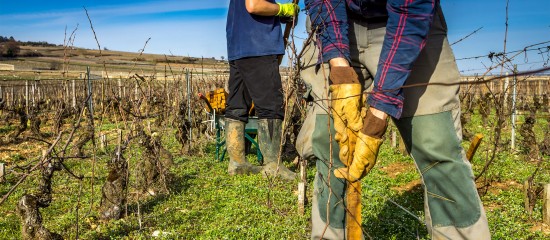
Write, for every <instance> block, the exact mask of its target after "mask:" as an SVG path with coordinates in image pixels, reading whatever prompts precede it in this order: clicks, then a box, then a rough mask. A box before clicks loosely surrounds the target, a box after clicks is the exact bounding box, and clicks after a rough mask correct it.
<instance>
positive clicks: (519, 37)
mask: <svg viewBox="0 0 550 240" xmlns="http://www.w3.org/2000/svg"><path fill="white" fill-rule="evenodd" d="M287 1H289V0H281V2H287ZM228 2H229V1H228V0H198V1H197V0H177V1H175V0H166V1H151V0H133V1H130V0H122V1H121V0H118V1H105V0H73V1H60V0H48V1H36V0H19V1H13V0H0V23H1V24H0V35H2V36H8V37H9V36H13V37H15V38H16V39H18V40H21V41H48V42H50V43H56V44H62V43H63V40H64V38H65V31H66V32H67V35H68V34H70V33H71V32H72V31H73V30H74V29H76V28H77V30H76V38H75V42H74V45H75V46H77V47H85V48H92V49H97V43H96V41H95V39H94V36H93V34H92V31H91V28H90V24H89V22H88V19H87V17H86V13H85V11H84V8H83V7H86V8H87V9H88V13H89V15H90V17H91V20H92V22H93V26H94V29H95V32H96V34H97V38H98V41H99V43H100V45H101V47H102V48H103V47H106V48H108V49H111V50H120V51H129V52H138V51H139V50H140V49H142V48H143V46H144V44H145V42H146V41H147V39H149V38H151V40H150V41H149V43H148V44H147V46H146V47H145V52H146V53H158V54H167V55H170V54H174V55H182V56H193V57H200V56H204V57H215V58H217V59H219V58H221V56H227V53H226V46H225V45H226V42H225V21H226V15H227V6H228ZM300 2H302V5H303V1H300ZM441 2H442V5H443V9H444V13H445V16H446V19H447V23H448V27H449V41H450V42H455V41H457V40H459V39H461V38H463V37H464V36H466V35H468V34H469V33H471V32H473V31H474V30H476V29H478V28H480V27H483V28H482V29H481V30H480V31H479V32H478V33H476V34H474V35H472V36H471V37H469V38H467V39H465V40H464V41H462V42H460V43H457V44H455V45H453V49H454V52H455V55H456V58H457V59H461V58H465V57H472V56H480V55H487V54H489V53H490V52H502V51H503V46H504V35H505V13H506V12H505V7H506V0H441ZM302 14H304V13H302ZM304 19H305V17H303V16H302V17H301V18H300V22H299V23H298V27H297V29H296V32H295V34H296V36H298V37H299V38H297V39H296V41H297V44H299V43H300V42H302V40H301V39H300V37H301V38H304V37H305V36H306V33H305V30H304V23H303V21H304ZM545 41H550V0H510V8H509V30H508V39H507V49H508V51H512V50H520V49H523V48H524V47H526V46H528V45H532V44H536V43H541V42H545ZM546 46H550V43H546V44H543V45H540V46H537V47H546ZM546 59H548V54H544V55H541V54H539V53H538V52H536V51H531V52H530V53H529V54H528V55H527V56H524V55H522V56H521V57H518V58H516V60H515V62H514V63H517V64H518V65H519V67H520V69H522V70H528V69H536V68H540V67H542V64H543V63H544V60H546ZM457 63H458V64H459V68H460V69H461V70H462V71H464V73H469V74H471V73H476V72H484V69H485V67H486V66H490V65H491V62H490V61H489V59H488V58H479V59H471V60H458V61H457Z"/></svg>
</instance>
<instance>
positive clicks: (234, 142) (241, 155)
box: [225, 118, 262, 176]
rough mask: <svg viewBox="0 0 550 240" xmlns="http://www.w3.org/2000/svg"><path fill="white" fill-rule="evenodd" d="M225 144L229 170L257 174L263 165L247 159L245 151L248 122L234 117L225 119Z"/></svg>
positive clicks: (231, 172)
mask: <svg viewBox="0 0 550 240" xmlns="http://www.w3.org/2000/svg"><path fill="white" fill-rule="evenodd" d="M225 123H226V124H225V133H226V136H225V145H226V146H227V153H228V154H229V166H228V167H227V172H228V173H229V175H231V176H233V175H235V174H256V173H259V172H260V171H261V170H262V167H260V166H255V165H252V164H251V163H249V162H248V161H247V160H246V156H245V152H244V148H245V147H244V126H245V125H246V123H244V122H241V121H239V120H234V119H229V118H226V119H225Z"/></svg>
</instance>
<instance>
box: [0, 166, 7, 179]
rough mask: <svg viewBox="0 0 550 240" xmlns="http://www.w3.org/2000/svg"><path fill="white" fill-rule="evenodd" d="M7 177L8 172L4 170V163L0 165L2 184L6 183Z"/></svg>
mask: <svg viewBox="0 0 550 240" xmlns="http://www.w3.org/2000/svg"><path fill="white" fill-rule="evenodd" d="M5 175H6V171H5V170H4V163H0V183H3V182H4V176H5Z"/></svg>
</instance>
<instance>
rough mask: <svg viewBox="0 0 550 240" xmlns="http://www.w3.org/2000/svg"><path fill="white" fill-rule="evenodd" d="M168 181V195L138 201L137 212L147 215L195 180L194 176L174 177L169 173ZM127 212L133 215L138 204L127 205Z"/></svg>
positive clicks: (163, 194) (183, 190)
mask: <svg viewBox="0 0 550 240" xmlns="http://www.w3.org/2000/svg"><path fill="white" fill-rule="evenodd" d="M169 178H170V181H169V182H168V183H166V185H167V186H168V190H169V191H170V192H169V193H161V194H158V195H156V196H148V197H147V198H146V199H145V200H140V203H139V212H140V214H149V213H151V212H153V211H154V209H155V206H157V205H159V204H161V203H162V202H164V201H166V200H167V199H168V198H170V196H172V195H179V194H180V193H182V192H185V191H187V189H189V188H190V187H191V186H192V184H191V181H192V180H193V179H195V178H196V175H195V174H186V175H176V174H173V173H171V174H170V176H169ZM128 212H129V213H135V214H137V212H138V203H137V202H134V203H132V204H128Z"/></svg>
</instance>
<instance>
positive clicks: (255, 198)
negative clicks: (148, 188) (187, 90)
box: [0, 119, 549, 239]
mask: <svg viewBox="0 0 550 240" xmlns="http://www.w3.org/2000/svg"><path fill="white" fill-rule="evenodd" d="M476 121H479V120H478V119H473V121H472V122H471V123H470V125H469V126H468V127H469V128H471V129H473V131H474V132H483V133H485V134H486V139H484V145H482V147H481V148H480V149H479V150H478V153H477V155H476V158H475V159H474V162H473V166H474V171H475V172H476V174H477V173H478V172H479V171H480V169H481V168H482V166H483V164H484V163H485V161H486V155H487V153H488V151H489V149H490V145H488V144H487V143H486V141H487V140H488V139H489V137H488V136H489V134H490V131H491V129H490V128H485V127H477V126H483V124H480V123H479V122H476ZM114 127H115V126H114V125H107V124H104V125H102V126H100V127H99V128H98V129H99V130H101V131H104V132H109V131H111V130H113V128H114ZM115 135H116V134H110V135H108V139H111V140H110V141H109V144H110V145H109V147H108V148H107V151H106V152H107V153H103V152H99V151H98V152H97V154H96V157H95V162H94V161H92V159H85V160H82V159H69V160H66V162H65V163H66V166H67V167H68V168H69V169H70V170H71V171H72V172H74V173H75V174H76V175H83V176H85V178H84V180H83V181H78V180H77V179H75V178H74V177H72V176H71V175H70V174H68V172H67V171H59V172H56V173H55V177H54V185H53V197H54V199H53V202H52V204H51V206H49V207H48V208H44V209H41V211H42V215H43V220H44V225H45V226H46V227H47V228H48V229H50V230H51V231H54V232H57V233H60V234H62V235H63V236H64V237H65V238H66V239H74V238H76V237H77V228H78V236H79V237H80V238H81V239H149V238H151V237H152V235H153V234H154V233H157V234H158V235H159V236H160V237H159V238H160V239H308V238H309V234H310V231H311V226H310V215H311V205H307V207H306V211H305V214H303V215H300V214H299V213H298V208H297V195H296V193H295V192H296V190H297V182H292V183H287V182H281V181H278V180H277V181H272V182H271V181H268V180H267V179H265V178H262V177H261V176H259V175H255V176H234V177H231V176H229V175H228V174H227V173H226V168H227V157H226V159H225V160H224V161H216V160H215V159H214V144H213V141H206V140H204V139H203V140H202V141H201V142H199V143H198V144H197V145H198V147H197V148H198V149H200V150H198V151H197V152H195V153H194V154H191V155H190V156H184V155H181V154H179V148H180V145H179V144H178V143H177V141H176V140H175V139H174V137H173V136H174V135H173V131H172V130H170V129H168V130H167V131H165V133H164V134H162V136H164V138H163V143H164V146H165V147H166V148H168V149H169V151H170V152H172V154H173V155H174V157H175V159H174V161H175V165H174V166H173V168H172V169H171V172H172V173H173V175H174V179H173V181H172V182H171V183H170V185H169V190H170V193H169V194H162V195H156V196H148V195H145V194H139V193H138V192H137V186H136V180H135V176H136V175H138V174H140V173H139V172H137V170H136V167H135V164H136V161H138V160H139V159H140V158H141V154H142V152H143V149H141V148H140V147H138V146H136V145H132V146H131V147H130V148H129V150H128V151H126V153H125V157H126V158H127V159H129V162H130V183H129V191H128V198H129V202H128V205H127V206H126V208H127V212H125V216H124V218H123V219H121V220H116V221H109V222H104V221H101V220H99V219H98V208H99V204H100V198H101V186H102V184H103V183H104V181H105V178H106V175H107V168H106V163H107V161H108V160H109V159H110V156H109V155H108V153H109V152H112V151H113V149H114V145H113V144H114V143H115V142H116V141H114V140H112V139H115V138H116V136H115ZM505 137H506V136H505ZM464 145H465V146H468V142H465V143H464ZM27 147H29V146H27ZM34 148H35V149H37V150H40V149H44V148H46V146H44V145H40V144H36V145H35V146H34ZM38 152H39V151H38ZM14 154H15V153H14ZM17 154H19V153H17ZM13 156H14V157H12V158H10V160H9V162H10V163H11V165H9V166H8V167H9V168H12V167H13V166H14V164H18V165H24V164H25V163H30V162H31V161H34V160H36V159H37V156H38V155H36V154H35V153H33V154H30V153H29V154H27V155H25V156H19V155H18V156H17V157H15V155H13ZM248 158H249V160H250V161H252V162H255V161H254V158H255V156H254V155H249V156H248ZM547 160H548V159H547V158H546V161H547ZM546 167H547V165H546ZM534 169H535V167H534V165H533V163H529V162H526V161H524V160H523V159H522V156H521V155H519V153H518V152H509V151H502V152H501V153H499V154H498V156H497V159H496V160H495V162H494V164H493V165H492V166H491V168H490V170H489V171H488V172H487V179H489V180H491V181H490V183H491V184H492V185H490V186H489V187H488V191H487V193H486V194H484V195H483V196H482V201H483V203H484V206H485V209H486V212H487V216H488V220H489V225H490V229H491V233H492V235H493V239H547V238H548V237H549V235H548V233H547V234H546V235H545V234H544V233H542V232H541V231H540V230H539V231H537V230H536V229H533V227H534V226H540V222H541V221H542V214H541V212H542V201H541V200H539V201H538V202H537V205H536V206H535V209H534V212H533V214H532V215H531V216H529V215H528V214H527V213H526V212H525V211H524V209H523V190H522V189H521V184H522V183H523V181H524V180H525V179H526V178H527V177H528V176H530V174H532V172H533V171H534ZM92 170H93V171H92ZM18 172H21V171H20V170H18ZM547 173H548V171H547V168H546V169H543V174H539V175H540V177H539V178H537V181H546V182H548V181H549V179H548V174H547ZM314 174H315V168H314V164H313V163H310V166H309V168H308V172H307V176H308V193H307V195H308V198H309V199H311V192H312V190H313V188H312V182H313V177H314ZM18 179H19V175H14V174H11V173H9V174H8V176H7V179H6V182H4V183H2V184H0V194H1V195H4V194H5V193H6V192H7V191H8V190H9V189H10V188H11V187H12V186H13V185H14V184H15V183H16V182H17V180H18ZM38 179H39V178H38V175H37V174H36V173H34V174H33V175H31V176H29V178H28V179H27V180H26V181H25V182H24V183H23V184H22V185H20V186H19V187H18V188H17V190H16V191H15V192H14V194H13V195H11V196H10V198H9V199H8V201H7V202H5V203H4V204H2V205H0V236H1V237H0V239H19V238H20V237H21V236H20V222H19V217H18V216H17V214H16V210H15V205H16V203H17V201H18V200H19V199H20V198H21V196H22V195H23V194H25V193H32V192H34V191H35V189H36V184H37V182H38ZM419 179H420V176H419V175H418V173H417V172H416V170H415V167H414V163H413V161H412V159H411V158H409V157H406V156H403V155H401V153H399V152H398V151H397V150H396V149H393V148H391V147H390V146H389V141H388V140H387V141H386V142H385V143H384V144H383V146H382V149H381V152H380V156H379V161H378V165H377V166H376V167H375V168H374V170H373V171H372V172H371V174H369V176H368V177H366V178H365V179H364V180H363V184H362V186H363V191H362V195H363V208H362V217H363V228H364V230H365V231H366V233H367V234H368V236H370V237H372V238H373V239H416V238H419V239H429V236H428V234H427V230H426V229H425V226H424V224H423V219H424V211H423V197H422V196H423V191H422V187H421V186H420V185H415V184H414V183H418V181H419ZM510 182H515V183H517V184H508V183H510ZM92 183H93V187H92ZM92 189H93V191H92ZM537 224H538V225H537Z"/></svg>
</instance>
